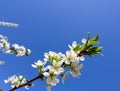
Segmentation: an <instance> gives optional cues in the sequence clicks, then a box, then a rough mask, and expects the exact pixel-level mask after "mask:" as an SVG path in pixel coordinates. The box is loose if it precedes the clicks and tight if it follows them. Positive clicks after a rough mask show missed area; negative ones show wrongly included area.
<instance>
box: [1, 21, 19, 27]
mask: <svg viewBox="0 0 120 91" xmlns="http://www.w3.org/2000/svg"><path fill="white" fill-rule="evenodd" d="M0 26H7V27H18V26H19V25H18V24H16V23H11V22H4V21H2V22H0Z"/></svg>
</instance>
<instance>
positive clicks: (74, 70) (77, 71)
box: [70, 63, 83, 77]
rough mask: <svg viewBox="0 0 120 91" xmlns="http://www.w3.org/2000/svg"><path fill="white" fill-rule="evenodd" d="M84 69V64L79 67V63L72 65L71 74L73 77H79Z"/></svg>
mask: <svg viewBox="0 0 120 91" xmlns="http://www.w3.org/2000/svg"><path fill="white" fill-rule="evenodd" d="M82 68H83V64H80V65H78V63H72V64H71V69H70V74H71V75H72V76H73V77H78V76H80V75H81V70H82Z"/></svg>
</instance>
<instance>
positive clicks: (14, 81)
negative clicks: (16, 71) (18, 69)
mask: <svg viewBox="0 0 120 91" xmlns="http://www.w3.org/2000/svg"><path fill="white" fill-rule="evenodd" d="M4 82H5V83H8V82H10V83H11V87H12V88H14V87H19V86H20V85H22V84H24V83H26V82H27V81H26V79H25V78H24V77H23V76H22V75H19V76H17V75H13V76H11V77H8V79H7V80H4Z"/></svg>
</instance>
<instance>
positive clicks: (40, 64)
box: [32, 60, 46, 68]
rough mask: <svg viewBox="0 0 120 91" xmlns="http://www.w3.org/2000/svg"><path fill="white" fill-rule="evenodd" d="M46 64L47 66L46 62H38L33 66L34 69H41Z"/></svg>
mask: <svg viewBox="0 0 120 91" xmlns="http://www.w3.org/2000/svg"><path fill="white" fill-rule="evenodd" d="M45 64H46V62H43V61H41V60H38V61H37V62H34V64H32V67H33V68H40V67H43V66H44V65H45Z"/></svg>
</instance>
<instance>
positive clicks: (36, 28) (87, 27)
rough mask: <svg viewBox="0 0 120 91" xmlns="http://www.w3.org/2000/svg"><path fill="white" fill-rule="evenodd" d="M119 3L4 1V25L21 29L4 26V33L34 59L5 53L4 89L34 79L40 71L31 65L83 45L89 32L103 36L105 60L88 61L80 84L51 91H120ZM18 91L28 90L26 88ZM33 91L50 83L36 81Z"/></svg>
mask: <svg viewBox="0 0 120 91" xmlns="http://www.w3.org/2000/svg"><path fill="white" fill-rule="evenodd" d="M119 4H120V1H119V0H1V1H0V21H9V22H15V23H18V24H19V25H20V27H19V28H9V27H1V26H0V34H2V35H5V36H8V38H9V40H10V42H11V43H18V44H20V45H24V46H25V47H27V48H30V49H31V51H32V53H31V55H30V56H29V57H25V56H24V57H16V56H15V55H5V54H2V53H0V60H4V61H5V65H2V66H0V87H1V88H3V89H4V91H8V90H9V89H10V84H4V83H3V79H6V78H7V77H8V76H10V75H13V74H22V75H24V76H25V77H26V78H28V79H31V78H33V77H35V76H37V70H35V69H33V68H32V67H31V64H32V63H33V62H35V61H36V60H38V59H43V54H44V52H48V51H50V50H52V51H55V52H59V51H61V52H63V53H65V51H66V50H68V44H71V43H72V41H74V40H76V41H77V42H79V43H80V42H81V39H82V38H83V37H86V36H87V32H91V36H94V35H96V34H99V35H100V44H99V45H101V46H103V54H104V55H105V56H104V57H101V56H94V57H92V58H89V57H86V60H85V62H84V68H83V72H82V75H81V76H80V78H79V79H75V78H72V77H69V79H68V80H67V81H65V84H64V85H62V84H61V83H60V84H58V85H57V86H56V87H53V88H52V91H61V90H62V91H120V86H119V84H120V59H119V58H120V56H119V51H120V48H119V46H120V42H119V36H120V5H119ZM18 91H26V90H25V89H24V88H22V89H19V90H18ZM29 91H46V88H45V83H44V82H40V81H36V82H35V86H34V87H32V88H30V89H29Z"/></svg>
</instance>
